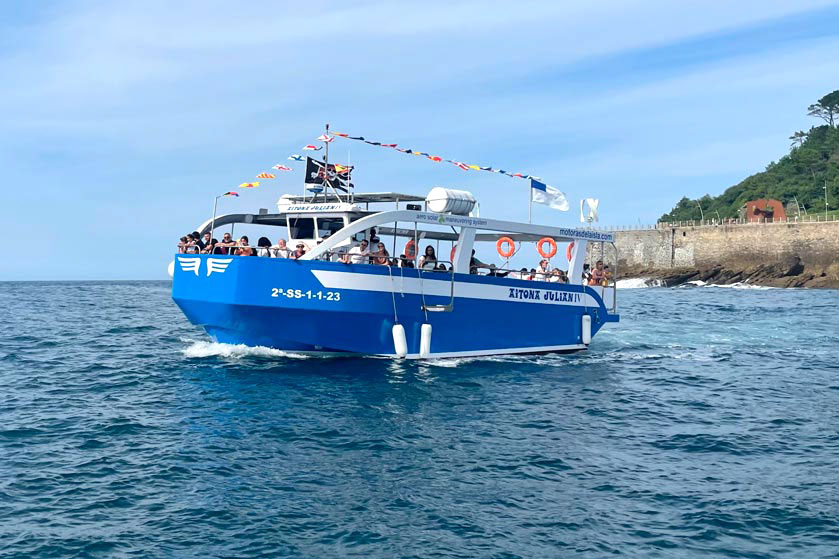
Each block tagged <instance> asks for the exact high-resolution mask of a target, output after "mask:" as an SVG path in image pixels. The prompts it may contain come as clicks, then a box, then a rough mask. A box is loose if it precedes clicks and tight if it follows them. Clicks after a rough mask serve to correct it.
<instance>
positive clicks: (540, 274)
mask: <svg viewBox="0 0 839 559" xmlns="http://www.w3.org/2000/svg"><path fill="white" fill-rule="evenodd" d="M550 275H551V267H550V265H548V261H547V259H542V260H540V261H539V267H538V268H536V277H535V278H534V279H536V280H538V281H548V276H550Z"/></svg>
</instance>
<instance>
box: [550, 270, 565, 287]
mask: <svg viewBox="0 0 839 559" xmlns="http://www.w3.org/2000/svg"><path fill="white" fill-rule="evenodd" d="M548 281H549V282H551V283H562V270H560V269H559V268H554V269H553V272H551V275H550V276H549V277H548Z"/></svg>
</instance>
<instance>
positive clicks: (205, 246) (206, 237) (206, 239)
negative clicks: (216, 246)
mask: <svg viewBox="0 0 839 559" xmlns="http://www.w3.org/2000/svg"><path fill="white" fill-rule="evenodd" d="M212 240H213V239H212V238H210V232H209V231H207V232H206V233H204V248H205V249H206V248H207V246H208V245H209V244H210V241H212ZM202 252H203V250H202Z"/></svg>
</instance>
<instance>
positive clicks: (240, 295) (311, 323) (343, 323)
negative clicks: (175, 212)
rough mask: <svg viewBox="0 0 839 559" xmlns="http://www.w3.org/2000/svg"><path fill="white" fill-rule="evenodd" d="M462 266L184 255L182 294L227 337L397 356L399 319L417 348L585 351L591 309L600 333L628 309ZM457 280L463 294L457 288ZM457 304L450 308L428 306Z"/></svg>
mask: <svg viewBox="0 0 839 559" xmlns="http://www.w3.org/2000/svg"><path fill="white" fill-rule="evenodd" d="M453 279H454V282H453V283H452V275H451V274H450V273H443V272H429V271H423V272H420V271H419V270H415V269H404V268H389V267H387V266H371V265H364V264H342V263H336V262H323V261H296V260H287V259H274V258H257V257H243V256H224V257H222V256H218V255H215V256H211V255H188V256H187V255H177V256H176V265H175V273H174V281H173V287H172V297H173V299H174V301H175V303H177V305H178V306H179V307H180V308H181V310H182V311H183V312H184V314H185V315H186V316H187V318H188V319H189V320H190V321H191V322H192V323H193V324H196V325H199V326H201V327H203V328H204V329H205V330H206V331H207V333H208V334H209V335H210V336H211V337H212V338H214V339H215V340H217V341H219V342H223V343H231V344H245V345H249V346H265V347H271V348H276V349H280V350H286V351H295V352H318V353H330V354H331V353H334V354H364V355H382V356H392V357H394V356H396V350H395V346H394V341H393V334H392V329H393V325H394V324H396V323H399V324H401V325H402V326H403V327H404V330H405V341H406V344H407V357H408V358H418V357H420V341H421V331H422V325H423V324H431V326H432V335H431V351H430V355H429V357H434V358H437V357H456V356H477V355H496V354H512V353H542V352H555V351H578V350H583V349H586V348H587V345H586V344H584V343H583V316H584V315H588V316H589V317H591V334H592V336H593V335H594V334H596V333H597V331H598V330H599V329H600V328H601V327H602V326H603V325H604V324H605V323H607V322H616V321H617V320H618V316H617V315H616V314H610V313H608V312H607V310H606V307H605V306H604V304H603V300H602V299H601V297H600V296H599V295H598V293H597V292H596V291H595V290H593V289H591V288H589V287H584V286H579V285H564V284H555V283H547V282H534V281H524V280H516V279H507V278H498V277H487V276H477V275H469V274H455V275H454V278H453ZM452 289H453V292H454V297H453V298H452ZM448 305H451V310H450V311H443V312H435V311H434V310H428V311H426V310H424V308H429V307H431V308H432V309H433V308H434V307H435V306H437V307H438V308H439V307H444V306H448Z"/></svg>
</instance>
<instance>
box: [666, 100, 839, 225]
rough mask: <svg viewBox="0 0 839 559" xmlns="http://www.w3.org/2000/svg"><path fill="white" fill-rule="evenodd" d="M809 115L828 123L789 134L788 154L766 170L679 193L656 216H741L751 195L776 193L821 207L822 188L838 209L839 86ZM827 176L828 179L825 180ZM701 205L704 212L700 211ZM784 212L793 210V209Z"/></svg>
mask: <svg viewBox="0 0 839 559" xmlns="http://www.w3.org/2000/svg"><path fill="white" fill-rule="evenodd" d="M808 111H809V112H808V114H809V115H810V116H815V117H818V118H821V119H822V120H824V121H825V122H826V124H824V125H822V126H814V127H813V128H810V130H809V131H807V132H804V131H798V132H795V133H794V134H793V135H792V136H790V140H791V141H792V145H791V147H790V153H789V154H788V155H785V156H784V157H782V158H781V159H780V160H779V161H777V162H774V161H773V162H772V163H770V164H769V165H768V166H767V167H766V170H765V171H763V172H761V173H756V174H754V175H752V176H750V177H748V178H746V179H745V180H743V181H742V182H740V183H739V184H736V185H734V186H732V187H730V188H729V189H728V190H726V191H725V192H723V193H722V194H720V195H719V196H716V197H712V196H710V195H708V194H706V195H705V196H703V197H702V198H699V199H698V200H690V199H688V198H686V197H685V198H682V199H681V200H680V201H679V203H678V204H676V207H675V208H673V209H672V210H671V211H670V212H669V213H666V214H664V215H663V216H661V220H660V221H687V220H699V219H701V215H702V213H703V212H704V216H705V219H706V220H711V219H717V214H719V216H720V217H721V218H723V219H725V218H732V217H739V216H740V208H742V207H743V205H744V204H745V203H746V202H748V201H749V200H756V199H758V198H774V199H776V200H780V201H781V202H783V203H784V204H785V205H786V204H788V203H792V204H793V206H795V202H796V201H797V202H798V204H799V205H800V206H801V207H802V210H801V211H802V215H803V212H804V210H805V209H806V211H807V212H810V213H813V212H824V209H825V206H824V192H825V191H824V187H825V184H826V185H827V197H828V203H829V205H830V206H829V208H830V209H831V210H834V209H836V208H839V127H837V126H838V125H839V90H837V91H834V92H833V93H830V94H828V95H825V96H824V97H822V98H821V99H819V101H818V102H817V103H814V104H812V105H810V106H809V107H808ZM825 181H826V182H825ZM700 206H701V208H702V211H701V212H700ZM788 215H791V216H794V215H796V211H795V210H794V211H793V212H792V213H790V212H788Z"/></svg>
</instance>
